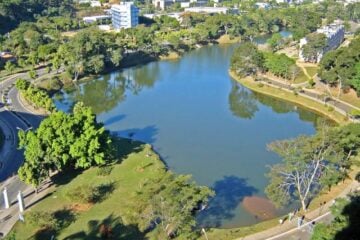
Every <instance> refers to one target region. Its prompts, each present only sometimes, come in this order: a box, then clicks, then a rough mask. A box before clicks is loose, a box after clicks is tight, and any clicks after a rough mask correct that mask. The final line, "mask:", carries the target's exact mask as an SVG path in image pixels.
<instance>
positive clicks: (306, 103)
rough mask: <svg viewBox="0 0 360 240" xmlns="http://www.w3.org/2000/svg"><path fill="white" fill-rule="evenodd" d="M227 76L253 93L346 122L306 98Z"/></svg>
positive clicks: (340, 122) (249, 79)
mask: <svg viewBox="0 0 360 240" xmlns="http://www.w3.org/2000/svg"><path fill="white" fill-rule="evenodd" d="M229 74H230V76H231V77H232V78H233V79H235V80H236V81H238V82H239V83H241V84H243V85H244V86H245V87H247V88H249V89H251V90H253V91H255V92H259V93H262V94H266V95H269V96H272V97H275V98H279V99H283V100H284V101H288V102H292V103H294V104H296V105H299V106H302V107H305V108H307V109H309V110H311V111H313V112H316V113H318V114H320V115H323V116H325V117H328V118H330V119H332V120H333V121H335V122H337V123H339V124H345V123H347V122H348V120H347V118H346V117H345V116H344V115H342V114H340V113H338V112H337V111H335V110H333V109H331V108H329V107H327V106H325V105H323V104H321V103H318V102H316V101H313V100H311V99H308V98H306V97H302V96H299V95H295V94H293V93H290V92H287V91H285V90H282V89H279V88H276V87H270V86H267V85H263V84H259V83H256V82H254V81H253V80H252V78H250V77H247V78H240V77H238V76H236V75H235V74H234V73H233V72H231V71H229Z"/></svg>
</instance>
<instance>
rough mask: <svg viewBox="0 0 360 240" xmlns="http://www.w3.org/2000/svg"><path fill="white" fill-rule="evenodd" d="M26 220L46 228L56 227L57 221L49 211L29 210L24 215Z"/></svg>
mask: <svg viewBox="0 0 360 240" xmlns="http://www.w3.org/2000/svg"><path fill="white" fill-rule="evenodd" d="M26 220H27V221H28V222H29V223H30V224H31V225H33V226H35V227H39V228H47V229H49V228H50V229H57V228H58V225H57V221H56V219H55V218H54V215H53V214H52V213H50V212H43V211H31V212H29V213H28V214H27V215H26Z"/></svg>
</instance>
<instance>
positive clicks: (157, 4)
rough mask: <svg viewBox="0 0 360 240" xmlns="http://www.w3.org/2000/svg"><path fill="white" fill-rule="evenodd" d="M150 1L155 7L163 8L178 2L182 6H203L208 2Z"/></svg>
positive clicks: (203, 0) (183, 0)
mask: <svg viewBox="0 0 360 240" xmlns="http://www.w3.org/2000/svg"><path fill="white" fill-rule="evenodd" d="M216 1H218V0H216ZM152 3H153V5H154V6H155V8H157V9H161V10H165V9H166V8H168V7H170V6H171V5H173V4H174V3H180V6H181V7H182V8H186V7H190V5H192V6H196V7H200V6H205V5H206V4H207V3H208V0H153V1H152Z"/></svg>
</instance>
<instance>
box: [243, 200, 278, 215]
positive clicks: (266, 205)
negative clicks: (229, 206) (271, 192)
mask: <svg viewBox="0 0 360 240" xmlns="http://www.w3.org/2000/svg"><path fill="white" fill-rule="evenodd" d="M242 204H243V206H244V208H245V210H246V211H247V212H248V213H250V214H252V215H254V216H255V217H256V218H259V219H260V220H268V219H271V218H274V217H276V208H275V206H274V204H273V203H272V202H271V201H270V200H269V199H267V198H263V197H257V196H251V197H245V198H244V201H243V203H242Z"/></svg>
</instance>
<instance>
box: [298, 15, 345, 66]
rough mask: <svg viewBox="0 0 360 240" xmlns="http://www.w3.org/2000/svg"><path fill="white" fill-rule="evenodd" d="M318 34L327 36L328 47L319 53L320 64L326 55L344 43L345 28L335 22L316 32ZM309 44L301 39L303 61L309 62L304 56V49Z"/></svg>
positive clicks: (300, 53)
mask: <svg viewBox="0 0 360 240" xmlns="http://www.w3.org/2000/svg"><path fill="white" fill-rule="evenodd" d="M316 32H317V33H323V34H324V35H325V36H326V47H325V48H324V49H323V50H322V51H320V52H319V53H318V56H317V62H320V60H321V58H322V57H323V56H324V54H325V53H326V52H328V51H330V50H333V49H336V48H338V47H339V46H340V44H341V43H342V42H343V41H344V36H345V28H344V26H343V25H342V24H339V23H338V22H334V23H332V24H329V25H326V26H324V27H321V28H319V29H318V30H316ZM305 44H307V40H306V38H302V39H300V52H299V58H300V60H302V61H305V62H306V61H307V59H305V58H304V56H303V54H302V47H303V46H304V45H305Z"/></svg>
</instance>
